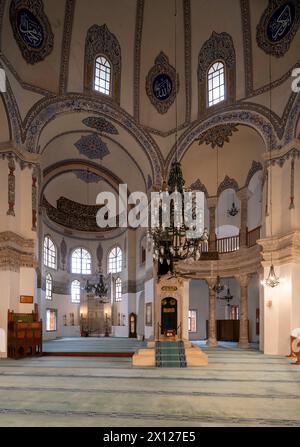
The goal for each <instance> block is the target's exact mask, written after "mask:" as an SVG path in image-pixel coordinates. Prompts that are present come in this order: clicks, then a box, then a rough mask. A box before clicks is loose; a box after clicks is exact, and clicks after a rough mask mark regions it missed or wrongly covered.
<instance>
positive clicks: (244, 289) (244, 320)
mask: <svg viewBox="0 0 300 447" xmlns="http://www.w3.org/2000/svg"><path fill="white" fill-rule="evenodd" d="M236 279H237V280H238V281H239V283H240V337H239V343H238V346H239V348H248V347H249V337H248V284H249V280H250V275H247V274H242V275H239V276H237V277H236Z"/></svg>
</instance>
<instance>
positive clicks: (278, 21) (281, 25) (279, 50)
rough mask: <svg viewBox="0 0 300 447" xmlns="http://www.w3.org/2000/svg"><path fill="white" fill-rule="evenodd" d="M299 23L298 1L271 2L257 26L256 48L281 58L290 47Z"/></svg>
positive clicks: (277, 0)
mask: <svg viewBox="0 0 300 447" xmlns="http://www.w3.org/2000/svg"><path fill="white" fill-rule="evenodd" d="M299 23H300V2H299V0H288V1H282V0H272V1H271V2H269V5H268V7H267V9H266V10H265V12H264V14H263V15H262V18H261V19H260V22H259V24H258V25H257V32H256V40H257V44H258V46H259V47H260V48H261V49H262V50H264V51H265V52H266V53H268V54H272V55H274V56H276V57H281V56H283V55H284V54H285V53H286V52H287V51H288V49H289V47H290V44H291V42H292V40H293V38H294V36H295V34H296V32H297V30H298V27H299Z"/></svg>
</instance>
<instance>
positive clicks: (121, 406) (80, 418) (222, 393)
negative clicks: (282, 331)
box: [0, 339, 300, 427]
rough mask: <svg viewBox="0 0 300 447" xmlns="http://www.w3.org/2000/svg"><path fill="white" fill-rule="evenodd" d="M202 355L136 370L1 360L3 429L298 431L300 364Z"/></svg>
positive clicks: (92, 363)
mask: <svg viewBox="0 0 300 447" xmlns="http://www.w3.org/2000/svg"><path fill="white" fill-rule="evenodd" d="M66 341H67V340H64V343H65V342H66ZM92 342H95V341H93V340H92ZM102 342H103V341H102ZM110 342H111V340H110ZM115 342H116V344H117V345H118V349H120V347H121V345H122V347H123V349H124V350H128V349H129V347H130V346H129V345H130V343H131V341H130V342H129V345H128V340H124V339H123V340H122V339H119V340H115ZM57 343H59V342H57ZM87 343H89V342H87ZM111 343H112V345H111V346H110V349H111V348H112V346H113V342H111ZM203 349H204V350H205V351H206V352H207V353H208V356H209V365H208V366H205V367H201V368H196V369H194V368H182V369H181V368H163V369H160V368H153V369H137V368H133V367H132V366H131V360H130V359H126V358H125V359H110V358H88V359H86V358H77V357H74V358H65V357H41V358H36V359H24V360H19V361H14V360H0V426H11V427H13V426H106V427H113V426H148V427H154V426H165V427H167V426H175V425H176V426H291V427H292V426H298V427H299V426H300V367H299V366H294V365H291V364H290V362H291V361H290V359H287V358H285V357H276V356H264V355H263V354H261V353H259V352H258V351H257V350H254V349H251V350H240V349H236V348H234V347H232V345H225V346H220V347H218V348H206V347H203ZM93 350H94V347H93Z"/></svg>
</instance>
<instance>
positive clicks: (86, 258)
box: [72, 248, 92, 275]
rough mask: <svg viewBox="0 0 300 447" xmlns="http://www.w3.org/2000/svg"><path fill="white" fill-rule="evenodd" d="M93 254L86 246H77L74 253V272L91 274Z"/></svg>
mask: <svg viewBox="0 0 300 447" xmlns="http://www.w3.org/2000/svg"><path fill="white" fill-rule="evenodd" d="M91 264H92V261H91V255H90V253H89V252H88V251H87V250H85V249H84V248H77V249H76V250H74V251H73V253H72V273H81V274H83V275H90V274H91V273H92V269H91Z"/></svg>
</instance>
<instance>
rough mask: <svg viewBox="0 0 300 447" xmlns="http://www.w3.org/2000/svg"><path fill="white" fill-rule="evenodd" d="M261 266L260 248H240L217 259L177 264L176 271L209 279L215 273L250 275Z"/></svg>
mask: <svg viewBox="0 0 300 447" xmlns="http://www.w3.org/2000/svg"><path fill="white" fill-rule="evenodd" d="M260 268H261V248H260V247H259V246H258V245H255V246H254V247H251V248H240V250H237V251H235V252H232V253H225V254H220V255H219V261H193V262H191V263H189V262H186V261H185V262H180V263H178V264H177V269H178V272H182V273H183V274H185V276H186V277H188V278H190V279H209V278H214V277H215V276H216V275H219V276H221V277H222V278H226V277H227V278H229V277H233V276H236V275H237V274H238V275H242V274H246V275H251V274H253V273H256V272H257V271H258V270H260Z"/></svg>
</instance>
